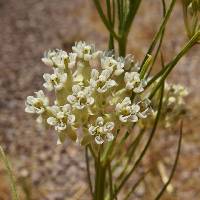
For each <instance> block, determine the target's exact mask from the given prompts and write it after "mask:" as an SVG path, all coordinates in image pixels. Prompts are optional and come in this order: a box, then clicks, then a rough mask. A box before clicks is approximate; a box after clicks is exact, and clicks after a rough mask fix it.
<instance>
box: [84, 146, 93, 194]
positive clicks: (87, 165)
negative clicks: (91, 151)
mask: <svg viewBox="0 0 200 200" xmlns="http://www.w3.org/2000/svg"><path fill="white" fill-rule="evenodd" d="M85 161H86V169H87V177H88V183H89V189H90V193H91V195H92V196H93V189H92V181H91V173H90V161H89V156H88V146H86V147H85Z"/></svg>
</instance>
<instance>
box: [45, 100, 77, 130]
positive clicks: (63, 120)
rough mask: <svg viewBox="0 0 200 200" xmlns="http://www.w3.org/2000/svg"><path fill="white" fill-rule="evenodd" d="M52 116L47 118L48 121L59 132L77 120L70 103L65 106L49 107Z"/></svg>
mask: <svg viewBox="0 0 200 200" xmlns="http://www.w3.org/2000/svg"><path fill="white" fill-rule="evenodd" d="M49 109H50V111H51V112H52V116H50V117H49V118H48V119H47V123H48V124H49V125H51V126H54V127H55V130H56V131H58V132H61V131H64V130H65V129H66V128H67V127H68V126H71V125H73V124H74V122H75V115H73V114H72V109H71V105H70V104H66V105H64V106H60V107H59V106H52V107H50V108H49Z"/></svg>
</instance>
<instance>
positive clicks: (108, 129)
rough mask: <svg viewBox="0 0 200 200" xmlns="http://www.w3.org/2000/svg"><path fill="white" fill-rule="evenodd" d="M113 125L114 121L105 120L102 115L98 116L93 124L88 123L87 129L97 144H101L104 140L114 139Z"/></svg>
mask: <svg viewBox="0 0 200 200" xmlns="http://www.w3.org/2000/svg"><path fill="white" fill-rule="evenodd" d="M114 126H115V123H114V122H110V121H109V122H105V120H104V119H103V117H98V118H97V119H96V121H95V124H94V125H92V124H90V125H89V128H88V131H89V134H90V135H92V136H94V137H95V142H96V143H97V144H103V143H104V142H105V141H108V142H110V141H112V140H113V139H114V135H113V133H112V131H113V129H114Z"/></svg>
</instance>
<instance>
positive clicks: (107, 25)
mask: <svg viewBox="0 0 200 200" xmlns="http://www.w3.org/2000/svg"><path fill="white" fill-rule="evenodd" d="M93 2H94V3H95V6H96V8H97V11H98V13H99V16H100V17H101V19H102V21H103V23H104V25H105V26H106V28H107V29H108V30H109V31H110V33H111V34H112V35H113V37H114V38H116V39H117V40H118V39H119V36H118V35H117V34H116V33H115V31H114V30H113V28H112V26H111V24H110V23H109V21H108V20H107V18H106V16H105V15H104V13H103V10H102V8H101V5H100V2H99V0H93Z"/></svg>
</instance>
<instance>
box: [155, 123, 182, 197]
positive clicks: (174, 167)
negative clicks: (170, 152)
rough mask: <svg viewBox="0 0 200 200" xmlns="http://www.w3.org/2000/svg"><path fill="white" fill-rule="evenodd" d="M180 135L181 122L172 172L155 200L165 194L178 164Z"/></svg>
mask: <svg viewBox="0 0 200 200" xmlns="http://www.w3.org/2000/svg"><path fill="white" fill-rule="evenodd" d="M182 135H183V123H182V122H181V126H180V136H179V141H178V148H177V153H176V158H175V161H174V165H173V167H172V171H171V174H170V176H169V179H168V181H167V182H166V183H165V185H164V186H163V187H162V189H161V190H160V192H159V193H158V195H157V196H156V198H155V200H159V199H160V198H161V197H162V195H163V193H164V192H165V190H166V189H167V186H168V185H169V183H170V182H171V180H172V178H173V175H174V173H175V171H176V167H177V163H178V159H179V155H180V151H181V141H182Z"/></svg>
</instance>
